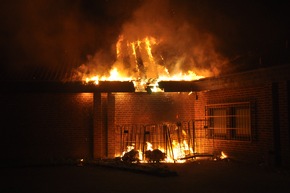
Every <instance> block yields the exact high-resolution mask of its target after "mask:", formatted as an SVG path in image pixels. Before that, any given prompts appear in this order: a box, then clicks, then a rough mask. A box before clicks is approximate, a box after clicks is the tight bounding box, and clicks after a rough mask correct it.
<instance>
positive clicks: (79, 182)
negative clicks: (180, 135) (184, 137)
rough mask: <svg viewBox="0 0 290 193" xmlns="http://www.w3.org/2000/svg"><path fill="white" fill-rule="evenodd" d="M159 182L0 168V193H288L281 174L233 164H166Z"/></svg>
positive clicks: (115, 174) (289, 179) (73, 169)
mask: <svg viewBox="0 0 290 193" xmlns="http://www.w3.org/2000/svg"><path fill="white" fill-rule="evenodd" d="M166 167H168V168H169V169H170V170H171V171H176V172H177V174H178V175H177V176H167V177H160V176H155V175H149V174H144V173H142V172H141V173H136V172H132V171H128V170H120V169H113V168H108V167H103V166H83V167H78V166H52V167H17V168H13V167H12V168H11V167H10V168H5V167H4V168H3V167H2V168H1V186H0V192H1V193H20V192H29V193H34V192H35V193H36V192H37V193H46V192H47V193H58V192H60V193H82V192H84V193H93V192H94V193H131V192H132V193H155V192H156V193H161V192H162V193H163V192H164V193H165V192H167V193H169V192H170V193H171V192H176V193H195V192H196V193H203V192H204V193H213V192H215V193H245V192H247V193H252V192H253V193H254V192H255V193H266V192H273V193H278V192H281V193H282V192H283V193H284V192H290V175H289V172H287V171H285V170H278V169H274V168H268V167H262V166H250V165H245V164H241V163H234V162H232V161H229V162H228V161H194V162H191V163H186V164H168V165H166Z"/></svg>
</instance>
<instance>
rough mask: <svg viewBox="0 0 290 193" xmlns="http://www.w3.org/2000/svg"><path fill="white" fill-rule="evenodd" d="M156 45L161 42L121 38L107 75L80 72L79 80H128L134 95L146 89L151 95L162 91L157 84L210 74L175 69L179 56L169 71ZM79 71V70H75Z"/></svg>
mask: <svg viewBox="0 0 290 193" xmlns="http://www.w3.org/2000/svg"><path fill="white" fill-rule="evenodd" d="M160 43H161V41H158V40H157V39H156V38H154V37H152V36H147V37H145V38H143V39H140V40H139V39H137V40H136V41H128V40H126V39H125V38H124V36H123V35H121V36H119V39H118V41H117V43H116V45H115V49H116V53H115V54H116V61H115V63H114V64H113V66H112V67H111V69H110V71H109V73H108V74H105V75H100V74H98V73H97V72H95V73H96V74H94V73H91V72H90V73H81V72H80V73H79V74H81V78H82V81H84V82H86V83H88V82H94V83H95V84H98V83H99V81H132V82H133V83H134V86H135V91H136V92H145V91H146V87H147V86H150V88H151V90H152V91H153V92H160V91H162V90H161V89H160V88H159V87H158V82H159V81H171V80H174V81H177V80H183V81H191V80H198V79H201V78H204V77H206V76H208V75H209V74H210V73H209V72H207V71H203V72H202V73H203V74H196V73H195V72H194V69H192V70H188V71H186V72H183V71H182V70H180V69H179V66H180V64H179V63H180V62H183V61H182V60H183V58H182V57H181V58H180V59H178V60H177V61H176V64H175V67H174V69H171V70H170V71H169V70H168V69H167V68H166V67H165V65H163V64H162V63H164V58H163V56H162V55H161V54H160V53H158V52H156V49H157V47H158V45H159V44H160ZM82 67H84V66H82ZM81 70H82V69H81V68H80V69H79V71H81Z"/></svg>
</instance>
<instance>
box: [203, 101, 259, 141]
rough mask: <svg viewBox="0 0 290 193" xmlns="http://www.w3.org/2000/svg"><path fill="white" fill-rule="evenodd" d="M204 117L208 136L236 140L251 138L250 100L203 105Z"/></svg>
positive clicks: (249, 139)
mask: <svg viewBox="0 0 290 193" xmlns="http://www.w3.org/2000/svg"><path fill="white" fill-rule="evenodd" d="M205 117H206V122H207V124H206V127H205V128H207V137H208V138H213V139H221V140H237V141H251V140H252V139H253V122H254V120H253V107H252V104H251V102H236V103H217V104H208V105H206V106H205ZM243 119H244V120H243Z"/></svg>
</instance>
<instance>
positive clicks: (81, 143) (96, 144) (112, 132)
mask: <svg viewBox="0 0 290 193" xmlns="http://www.w3.org/2000/svg"><path fill="white" fill-rule="evenodd" d="M245 76H246V75H243V77H244V78H245V79H246V78H247V77H245ZM239 80H240V81H241V80H242V78H240V79H239ZM255 81H256V82H255V84H253V85H251V84H249V81H248V83H247V84H243V83H242V82H240V84H239V83H234V85H233V84H231V83H230V82H227V84H225V85H223V84H222V83H221V82H222V81H221V82H217V83H216V84H220V85H216V84H214V83H211V82H210V84H212V85H213V86H212V85H211V86H209V87H210V89H201V90H200V91H196V92H193V93H189V92H163V93H151V94H149V93H123V92H116V93H99V92H96V93H1V95H0V99H1V106H2V112H3V113H2V117H1V125H2V126H1V136H2V139H3V140H1V144H2V145H1V152H2V153H1V160H10V161H11V162H16V163H17V162H19V161H21V162H30V161H31V160H32V161H33V162H35V161H39V162H42V161H49V162H57V161H60V160H65V159H78V158H85V159H92V158H94V159H97V158H113V157H115V156H116V155H117V154H120V151H121V148H120V144H121V141H120V133H118V132H119V131H118V130H117V128H118V125H134V124H135V125H149V124H162V123H166V122H171V123H177V122H182V121H191V122H192V123H193V124H194V129H195V130H196V131H197V130H198V129H200V130H199V131H201V132H203V129H204V130H205V129H206V128H205V126H206V123H205V121H204V120H205V115H206V112H205V107H206V105H209V104H224V103H239V102H249V103H250V104H251V114H252V120H251V121H252V134H251V140H247V141H239V140H222V139H215V140H214V141H213V140H212V139H208V137H206V136H203V138H199V139H198V141H197V139H196V141H195V143H196V144H198V145H196V149H195V151H197V152H208V153H220V152H221V151H223V152H225V153H226V154H227V155H228V156H229V157H231V158H232V159H236V160H240V161H245V162H250V163H265V164H270V165H272V164H275V165H283V166H289V165H290V140H289V138H290V133H289V132H290V126H289V118H290V116H289V109H290V108H289V98H290V97H289V93H290V85H289V81H274V82H265V83H262V84H261V83H259V84H257V79H255Z"/></svg>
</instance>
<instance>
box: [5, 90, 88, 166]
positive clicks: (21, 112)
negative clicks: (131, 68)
mask: <svg viewBox="0 0 290 193" xmlns="http://www.w3.org/2000/svg"><path fill="white" fill-rule="evenodd" d="M0 99H1V100H0V101H1V102H0V103H1V107H2V109H1V111H2V113H1V114H2V116H1V136H2V139H1V152H2V153H1V154H0V155H1V160H4V162H6V164H7V162H8V163H9V162H10V163H16V164H29V163H32V164H35V163H39V164H41V163H51V162H62V161H68V159H77V158H90V157H92V153H91V152H92V147H93V145H92V142H93V140H92V131H93V121H92V120H93V113H92V107H93V105H92V104H93V95H92V94H89V93H75V94H68V93H10V94H1V95H0ZM7 160H9V161H7Z"/></svg>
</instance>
